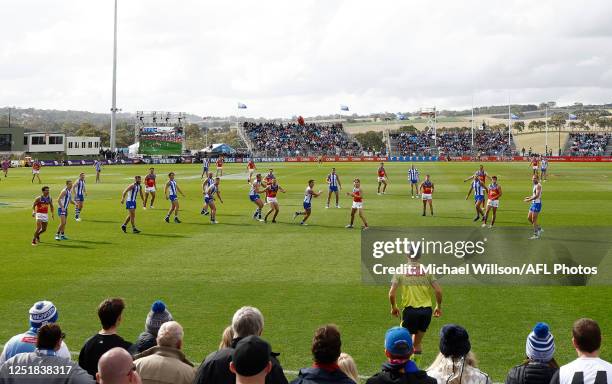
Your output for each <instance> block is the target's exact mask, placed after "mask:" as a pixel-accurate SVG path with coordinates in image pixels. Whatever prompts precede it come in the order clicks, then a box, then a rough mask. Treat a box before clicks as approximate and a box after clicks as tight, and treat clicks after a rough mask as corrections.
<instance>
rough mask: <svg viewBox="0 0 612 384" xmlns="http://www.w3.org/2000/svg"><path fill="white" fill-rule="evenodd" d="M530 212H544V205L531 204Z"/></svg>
mask: <svg viewBox="0 0 612 384" xmlns="http://www.w3.org/2000/svg"><path fill="white" fill-rule="evenodd" d="M529 210H530V211H531V212H535V213H539V212H540V211H542V203H531V206H530V207H529Z"/></svg>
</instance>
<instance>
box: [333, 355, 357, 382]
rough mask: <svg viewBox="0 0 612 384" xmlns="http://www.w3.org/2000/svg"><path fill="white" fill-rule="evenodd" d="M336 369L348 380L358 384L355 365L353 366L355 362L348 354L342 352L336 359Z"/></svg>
mask: <svg viewBox="0 0 612 384" xmlns="http://www.w3.org/2000/svg"><path fill="white" fill-rule="evenodd" d="M338 367H340V370H341V371H342V372H344V374H345V375H347V376H348V377H349V378H351V379H352V380H353V381H354V382H355V383H358V382H359V373H358V372H357V364H355V360H353V357H352V356H351V355H349V354H348V353H344V352H342V353H341V354H340V357H338Z"/></svg>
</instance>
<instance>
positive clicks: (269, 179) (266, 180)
mask: <svg viewBox="0 0 612 384" xmlns="http://www.w3.org/2000/svg"><path fill="white" fill-rule="evenodd" d="M274 179H276V176H274V170H273V169H272V168H270V169H268V173H267V174H266V177H264V179H263V183H264V185H268V184H271V183H272V180H274Z"/></svg>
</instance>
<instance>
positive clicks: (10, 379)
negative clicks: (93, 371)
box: [0, 324, 95, 384]
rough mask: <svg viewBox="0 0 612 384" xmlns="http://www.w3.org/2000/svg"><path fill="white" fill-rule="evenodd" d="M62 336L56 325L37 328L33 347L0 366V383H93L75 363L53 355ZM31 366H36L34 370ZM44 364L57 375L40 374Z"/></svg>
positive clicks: (59, 345)
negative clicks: (54, 368) (54, 369)
mask: <svg viewBox="0 0 612 384" xmlns="http://www.w3.org/2000/svg"><path fill="white" fill-rule="evenodd" d="M64 337H65V335H64V334H63V333H62V330H61V328H60V326H59V325H57V324H46V325H43V326H42V327H40V328H39V329H38V334H37V338H36V350H35V351H34V352H26V353H20V354H18V355H16V356H14V357H12V358H10V359H9V360H8V361H7V362H6V363H4V364H3V365H2V368H1V369H0V382H1V383H3V384H4V383H6V384H12V383H32V382H34V383H37V382H40V383H42V382H44V383H45V384H56V383H57V384H59V383H62V384H63V383H71V384H93V383H95V381H94V379H93V377H91V376H90V375H89V374H88V373H87V372H86V371H85V370H83V369H81V367H79V366H78V365H77V364H76V363H75V362H72V361H70V360H66V359H65V358H63V357H60V356H59V355H58V354H57V353H58V352H59V350H60V349H61V348H62V340H63V339H64ZM34 367H38V369H36V368H34ZM47 367H57V369H58V371H57V374H54V375H46V374H41V373H40V371H39V370H43V369H48V368H47ZM60 369H62V370H63V372H62V371H60ZM22 373H25V374H22Z"/></svg>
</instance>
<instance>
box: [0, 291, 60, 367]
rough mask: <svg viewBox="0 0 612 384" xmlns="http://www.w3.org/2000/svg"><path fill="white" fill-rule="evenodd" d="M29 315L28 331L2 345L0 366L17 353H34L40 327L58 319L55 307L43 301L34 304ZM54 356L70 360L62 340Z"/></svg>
mask: <svg viewBox="0 0 612 384" xmlns="http://www.w3.org/2000/svg"><path fill="white" fill-rule="evenodd" d="M29 314H30V329H28V330H27V331H26V332H24V333H20V334H19V335H15V336H13V337H11V339H10V340H9V341H8V342H7V343H6V344H5V345H4V350H3V351H2V354H0V365H2V363H4V362H5V361H7V360H8V359H10V358H11V357H13V356H15V355H17V354H18V353H26V352H34V350H35V349H36V341H37V333H38V330H39V329H40V327H42V326H43V325H45V324H50V323H55V322H56V321H57V319H58V317H59V313H58V311H57V308H56V307H55V305H53V303H52V302H50V301H45V300H43V301H38V302H36V303H34V305H33V306H32V308H30V311H29ZM56 355H57V356H58V357H61V358H63V359H65V360H70V351H69V350H68V347H67V346H66V344H65V343H64V341H63V340H62V343H61V346H60V349H59V350H58V351H57V352H56Z"/></svg>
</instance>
